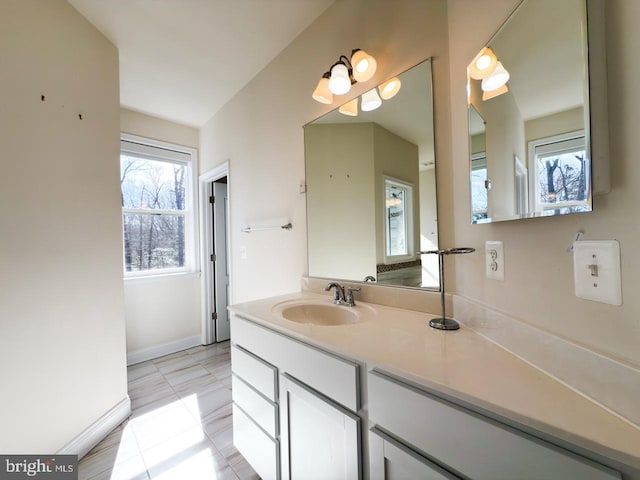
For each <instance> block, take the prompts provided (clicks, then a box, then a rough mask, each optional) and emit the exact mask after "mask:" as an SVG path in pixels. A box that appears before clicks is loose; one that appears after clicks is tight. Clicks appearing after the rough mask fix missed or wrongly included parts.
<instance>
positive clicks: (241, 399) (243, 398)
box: [231, 374, 278, 438]
mask: <svg viewBox="0 0 640 480" xmlns="http://www.w3.org/2000/svg"><path fill="white" fill-rule="evenodd" d="M231 382H232V386H231V392H232V395H233V403H235V404H236V405H237V406H238V407H240V408H241V409H242V410H244V412H245V413H246V414H247V415H248V416H249V417H251V418H252V419H253V421H254V422H256V423H257V424H258V425H259V426H260V427H262V428H263V429H264V430H265V431H266V432H267V433H268V434H269V435H271V437H272V438H276V437H277V436H278V427H277V425H278V413H277V412H278V409H277V405H276V404H275V403H273V402H270V401H269V400H267V399H266V398H264V397H263V396H262V395H260V394H259V393H257V392H256V391H255V390H254V389H253V388H251V387H250V386H249V385H247V384H246V383H245V382H244V381H242V380H241V379H240V377H238V376H237V375H235V374H234V375H233V376H232V378H231Z"/></svg>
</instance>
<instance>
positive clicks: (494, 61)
mask: <svg viewBox="0 0 640 480" xmlns="http://www.w3.org/2000/svg"><path fill="white" fill-rule="evenodd" d="M497 66H498V58H497V57H496V54H495V53H493V50H491V49H490V48H489V47H484V48H483V49H482V50H480V52H479V53H478V55H476V58H474V59H473V61H472V62H471V63H470V64H469V76H470V77H471V78H473V79H474V80H482V79H483V78H487V77H488V76H489V75H491V74H492V73H493V72H494V70H495V69H496V67H497Z"/></svg>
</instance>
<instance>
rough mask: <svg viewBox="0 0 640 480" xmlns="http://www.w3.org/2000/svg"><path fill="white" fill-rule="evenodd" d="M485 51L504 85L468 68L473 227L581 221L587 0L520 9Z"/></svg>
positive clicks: (536, 0) (585, 207) (532, 1)
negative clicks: (555, 218) (568, 218)
mask: <svg viewBox="0 0 640 480" xmlns="http://www.w3.org/2000/svg"><path fill="white" fill-rule="evenodd" d="M487 47H488V48H489V52H488V53H489V55H490V54H491V53H493V54H495V57H497V60H498V61H499V62H500V63H499V65H500V68H502V67H503V68H504V70H506V72H508V81H507V83H506V87H500V88H498V89H493V90H492V89H491V87H492V85H491V84H492V82H491V81H490V80H491V78H488V77H485V79H474V78H472V77H474V76H476V77H477V76H482V75H481V74H477V73H475V72H474V71H473V70H472V65H474V63H473V62H472V63H471V64H470V67H469V74H470V76H469V83H468V90H467V94H468V99H469V146H470V148H469V150H470V157H471V158H470V182H471V188H470V191H471V202H470V205H471V221H472V223H489V222H496V221H505V220H516V219H523V218H531V217H543V216H552V215H562V214H568V213H579V212H590V211H591V210H592V195H593V188H592V176H591V175H592V174H591V172H592V168H591V161H592V155H591V122H590V118H591V117H590V102H589V74H588V73H589V64H588V59H589V51H588V48H587V47H588V44H587V5H586V1H585V0H563V1H561V2H558V1H557V0H524V1H523V2H522V3H521V4H520V6H519V7H518V8H517V9H516V10H515V12H514V13H513V14H512V15H511V17H510V18H509V19H508V20H507V21H506V22H505V24H504V25H503V26H502V27H501V28H500V30H499V31H498V33H496V34H495V35H494V37H493V38H492V39H491V40H490V41H489V43H488V45H487ZM485 53H487V52H486V51H485ZM487 58H489V59H490V57H487ZM474 60H479V57H476V59H474ZM485 60H487V59H486V58H485ZM487 61H488V60H487ZM480 63H482V62H480ZM481 66H482V65H481ZM498 70H499V69H498V68H496V70H494V73H493V74H492V75H491V76H493V75H497V73H499V72H498ZM502 75H504V72H502ZM503 78H505V77H503ZM494 79H495V77H494ZM498 83H501V82H499V81H498ZM493 86H495V83H494V84H493Z"/></svg>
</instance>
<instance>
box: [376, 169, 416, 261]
mask: <svg viewBox="0 0 640 480" xmlns="http://www.w3.org/2000/svg"><path fill="white" fill-rule="evenodd" d="M387 185H391V186H395V187H397V188H401V189H402V190H404V191H405V192H406V193H405V209H404V216H405V225H404V231H405V236H406V238H405V241H406V246H407V253H406V254H400V255H388V251H389V225H388V217H387V206H386V196H387ZM382 186H383V189H382V201H383V218H384V233H383V235H384V245H383V249H384V250H383V255H384V263H385V265H391V264H394V263H402V262H408V261H412V260H415V257H416V254H415V245H414V241H413V240H414V239H413V232H414V228H415V227H414V225H413V222H414V218H413V209H414V205H413V202H414V197H415V195H414V188H415V187H414V185H413V184H412V183H409V182H405V181H402V180H400V179H398V178H394V177H390V176H388V175H383V178H382Z"/></svg>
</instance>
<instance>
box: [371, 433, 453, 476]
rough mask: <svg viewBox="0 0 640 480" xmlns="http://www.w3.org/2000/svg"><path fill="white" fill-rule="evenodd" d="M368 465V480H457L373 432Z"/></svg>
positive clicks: (406, 449)
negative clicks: (369, 475)
mask: <svg viewBox="0 0 640 480" xmlns="http://www.w3.org/2000/svg"><path fill="white" fill-rule="evenodd" d="M369 461H370V467H371V480H416V479H420V480H457V479H459V477H456V476H454V475H452V474H451V473H449V472H447V471H446V470H443V469H442V468H440V467H439V466H437V465H436V464H434V463H432V462H430V461H429V460H427V459H426V458H424V457H423V456H421V455H419V454H417V453H416V452H414V451H412V450H411V449H409V448H408V447H407V446H405V445H403V444H402V443H400V442H398V441H396V440H394V439H392V438H391V437H389V436H388V435H385V434H384V433H383V432H381V431H379V430H378V429H376V428H372V429H371V431H370V432H369Z"/></svg>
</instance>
